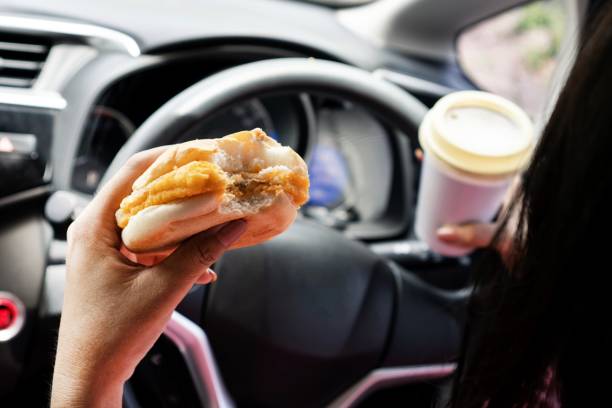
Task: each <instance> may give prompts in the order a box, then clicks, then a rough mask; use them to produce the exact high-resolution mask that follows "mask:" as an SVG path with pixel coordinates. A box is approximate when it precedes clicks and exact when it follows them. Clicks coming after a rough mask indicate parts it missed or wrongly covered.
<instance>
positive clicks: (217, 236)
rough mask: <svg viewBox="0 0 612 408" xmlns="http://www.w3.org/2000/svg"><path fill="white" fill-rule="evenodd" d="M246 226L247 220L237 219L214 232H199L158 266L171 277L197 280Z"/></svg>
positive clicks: (157, 267)
mask: <svg viewBox="0 0 612 408" xmlns="http://www.w3.org/2000/svg"><path fill="white" fill-rule="evenodd" d="M246 226H247V225H246V222H245V221H243V220H236V221H232V222H229V223H227V224H226V225H225V226H223V228H221V229H220V230H219V231H217V232H216V233H214V234H211V233H210V232H209V231H205V232H203V233H201V234H198V235H195V236H194V237H193V238H191V239H189V240H188V241H187V242H185V243H184V244H183V245H181V246H180V247H179V248H178V249H177V250H176V251H175V252H174V253H173V254H172V255H170V256H169V257H168V258H167V259H166V260H165V261H163V262H162V263H160V264H159V265H157V266H156V267H155V268H156V269H157V270H158V272H159V273H160V275H163V276H168V277H170V278H171V279H176V278H178V277H179V276H178V275H180V277H182V278H185V279H188V280H192V281H193V282H192V283H195V281H196V280H197V279H199V278H200V277H202V275H203V274H205V272H207V271H208V268H209V267H210V266H211V265H212V264H213V263H215V261H217V259H219V257H221V255H222V254H223V252H225V251H226V250H227V249H229V247H230V246H231V245H232V244H233V243H234V242H236V241H237V240H238V239H239V238H240V236H241V235H242V234H243V233H244V231H245V230H246ZM202 279H205V277H202Z"/></svg>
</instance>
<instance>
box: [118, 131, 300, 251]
mask: <svg viewBox="0 0 612 408" xmlns="http://www.w3.org/2000/svg"><path fill="white" fill-rule="evenodd" d="M260 132H261V133H260ZM250 133H252V135H253V138H252V139H251V138H247V139H249V140H250V141H249V142H241V143H235V142H234V141H233V140H232V139H231V136H233V135H230V139H228V138H221V139H207V140H197V141H192V142H187V143H183V144H179V145H175V146H172V147H170V148H169V149H168V150H167V151H165V152H164V153H163V154H162V155H161V156H160V157H159V158H158V159H157V160H156V161H155V163H153V164H152V165H151V166H150V167H149V169H147V171H146V172H145V173H143V175H142V176H141V177H139V178H138V179H137V180H136V181H135V182H134V186H133V188H134V190H136V189H140V188H145V186H146V185H147V183H148V182H150V181H151V180H154V179H155V178H157V177H159V173H160V172H162V173H163V172H164V171H165V170H164V168H165V169H168V168H172V167H176V165H177V163H179V165H180V163H183V164H184V162H185V160H189V158H190V157H196V156H198V157H200V159H201V158H202V157H204V156H207V155H209V156H210V161H213V162H215V163H216V164H217V165H219V167H220V168H221V169H222V170H224V171H231V172H234V173H235V172H240V171H249V168H250V167H252V166H253V165H257V166H258V168H262V169H263V171H266V169H272V168H278V167H279V166H281V167H283V168H285V167H286V168H288V169H290V170H291V171H293V172H297V173H299V174H303V175H305V176H306V177H307V174H308V173H307V168H306V164H305V163H304V161H303V160H302V158H301V157H299V155H298V154H297V153H295V152H294V151H293V150H291V149H290V148H287V147H283V146H281V145H280V144H278V143H277V142H275V141H274V140H273V139H270V138H269V137H267V136H265V133H263V132H262V131H260V130H259V129H256V130H253V131H251V132H250ZM240 134H242V137H243V138H244V132H240ZM262 134H263V136H265V137H262ZM191 160H193V159H191ZM196 160H198V159H196ZM300 204H301V203H298V204H296V203H294V201H293V200H292V197H290V196H289V195H288V194H287V193H285V192H281V193H280V194H275V195H267V196H261V195H260V196H258V197H253V198H252V199H247V200H237V199H236V198H235V197H233V196H232V195H228V194H216V193H207V194H201V195H197V196H194V197H191V198H188V199H184V200H180V201H176V202H170V203H165V204H160V205H153V206H150V207H147V208H145V209H143V210H141V211H139V212H138V213H136V214H135V215H133V216H132V217H131V218H130V219H129V222H128V224H127V226H126V227H125V228H124V229H123V232H122V235H121V236H122V239H123V243H124V245H125V246H126V247H127V248H128V249H129V250H130V251H132V252H134V253H146V254H153V253H165V252H168V251H170V250H172V249H173V248H175V247H176V246H177V245H178V244H179V243H180V242H181V241H183V240H185V239H187V238H189V237H190V236H192V235H194V234H197V233H199V232H202V231H206V230H208V229H210V228H212V227H215V226H217V225H220V224H223V223H226V222H229V221H232V220H236V219H244V220H246V221H247V230H246V231H245V233H244V234H243V235H242V237H241V238H240V239H239V241H238V242H236V243H235V244H234V245H233V246H232V248H239V247H244V246H250V245H255V244H258V243H260V242H263V241H266V240H268V239H270V238H272V237H274V236H276V235H278V234H280V233H282V232H283V231H285V230H286V229H287V228H288V227H289V226H290V225H291V224H292V223H293V221H294V219H295V217H296V215H297V210H298V208H299V205H300ZM121 211H122V210H118V212H117V214H118V218H119V215H120V214H121Z"/></svg>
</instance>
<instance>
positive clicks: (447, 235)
mask: <svg viewBox="0 0 612 408" xmlns="http://www.w3.org/2000/svg"><path fill="white" fill-rule="evenodd" d="M436 235H437V236H438V238H440V239H443V240H447V241H452V240H454V239H456V238H457V231H456V229H455V228H453V227H451V226H447V225H445V226H443V227H441V228H438V230H437V231H436Z"/></svg>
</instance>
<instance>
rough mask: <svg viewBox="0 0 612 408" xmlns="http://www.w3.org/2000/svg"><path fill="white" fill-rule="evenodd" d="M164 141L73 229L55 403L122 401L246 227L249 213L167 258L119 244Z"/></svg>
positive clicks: (133, 163) (126, 170)
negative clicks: (156, 259) (122, 212)
mask: <svg viewBox="0 0 612 408" xmlns="http://www.w3.org/2000/svg"><path fill="white" fill-rule="evenodd" d="M163 150H164V148H163V147H162V148H157V149H153V150H149V151H146V152H142V153H139V154H137V155H135V156H134V157H133V158H132V159H130V160H129V162H128V163H127V164H126V165H125V166H124V167H123V168H122V169H121V170H120V171H119V173H117V174H116V175H115V177H113V178H112V179H111V181H109V182H108V183H107V185H105V186H104V188H103V189H102V190H101V191H100V193H99V194H98V195H96V197H95V198H94V199H93V201H92V202H91V203H90V204H89V205H88V206H87V208H86V209H85V210H84V211H83V212H82V213H81V215H80V216H79V217H78V219H77V220H76V221H75V222H74V223H73V224H72V225H71V226H70V228H69V230H68V255H67V259H66V266H67V276H66V288H65V295H64V306H63V311H62V318H61V324H60V330H59V339H58V346H57V356H56V363H55V369H54V375H53V390H52V397H51V406H53V407H68V406H70V407H75V406H83V407H85V406H87V407H120V406H121V404H122V392H123V384H124V382H125V381H126V380H127V379H128V378H129V377H130V376H131V375H132V373H133V372H134V369H135V368H136V365H137V364H138V362H139V361H140V360H141V359H142V358H143V357H144V356H145V354H146V353H147V351H148V350H149V349H150V348H151V347H152V346H153V344H154V343H155V341H156V340H157V338H158V337H159V336H160V335H161V333H162V331H163V330H164V327H165V325H166V322H167V321H168V319H169V318H170V316H171V314H172V311H173V310H174V308H175V307H176V306H177V304H178V303H179V302H180V301H181V299H182V298H183V297H184V296H185V295H186V294H187V292H188V291H189V289H190V288H191V287H192V286H193V285H194V284H195V283H208V282H210V281H212V280H214V279H215V275H214V273H213V272H212V271H210V270H209V269H208V268H209V267H210V265H211V264H212V263H214V262H215V260H216V259H217V258H219V256H221V254H222V253H223V252H224V251H225V250H226V249H227V248H228V247H229V246H230V245H231V244H232V243H233V242H235V241H236V240H237V239H238V238H239V237H240V235H241V234H242V233H243V232H244V230H245V226H246V225H245V222H244V221H234V222H232V223H229V224H226V225H225V226H223V227H221V228H216V229H214V230H211V231H208V232H204V233H201V234H199V235H196V236H194V237H192V238H191V239H189V240H188V241H186V242H185V243H183V244H182V245H181V246H180V247H179V248H178V249H177V250H176V251H174V253H172V254H171V255H170V256H168V257H167V258H166V259H164V260H163V261H162V262H161V263H158V264H156V265H153V266H148V267H145V266H142V265H139V264H136V263H134V262H132V261H130V260H128V259H127V258H126V257H125V256H124V255H123V254H121V252H120V246H121V237H120V231H119V229H118V228H117V226H116V224H115V216H114V214H115V210H116V209H117V208H118V207H119V203H120V201H121V199H122V198H123V197H125V196H126V195H127V194H128V193H129V192H130V189H131V184H132V182H133V181H134V180H135V179H136V177H138V176H139V175H140V174H141V173H142V172H143V171H144V170H145V169H146V168H147V167H148V166H149V165H150V164H151V163H152V162H153V161H154V160H155V159H156V158H157V156H159V155H160V154H161V152H162V151H163Z"/></svg>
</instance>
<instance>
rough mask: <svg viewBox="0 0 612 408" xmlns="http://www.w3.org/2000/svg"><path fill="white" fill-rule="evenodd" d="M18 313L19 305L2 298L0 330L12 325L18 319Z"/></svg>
mask: <svg viewBox="0 0 612 408" xmlns="http://www.w3.org/2000/svg"><path fill="white" fill-rule="evenodd" d="M18 313H19V312H18V311H17V305H15V303H13V301H11V300H9V299H1V298H0V330H4V329H8V328H9V327H11V326H12V325H13V323H14V322H15V320H16V319H17V315H18Z"/></svg>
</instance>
